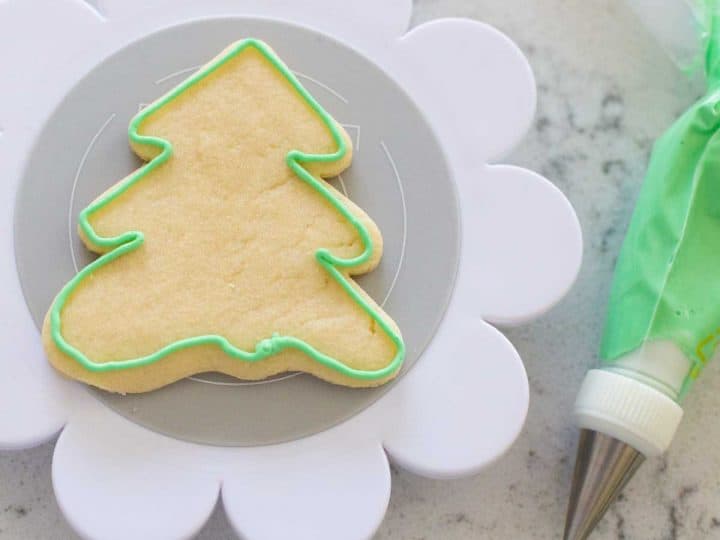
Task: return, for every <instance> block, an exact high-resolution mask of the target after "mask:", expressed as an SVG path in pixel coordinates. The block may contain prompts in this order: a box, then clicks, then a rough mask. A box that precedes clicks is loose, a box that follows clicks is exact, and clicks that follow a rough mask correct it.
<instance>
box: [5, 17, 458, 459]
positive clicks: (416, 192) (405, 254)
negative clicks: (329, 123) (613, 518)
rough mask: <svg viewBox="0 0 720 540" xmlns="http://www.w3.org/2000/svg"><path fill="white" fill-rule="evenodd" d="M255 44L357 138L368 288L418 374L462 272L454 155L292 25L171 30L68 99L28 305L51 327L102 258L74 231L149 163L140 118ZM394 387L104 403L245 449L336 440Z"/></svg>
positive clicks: (239, 22)
mask: <svg viewBox="0 0 720 540" xmlns="http://www.w3.org/2000/svg"><path fill="white" fill-rule="evenodd" d="M245 37H257V38H260V39H263V40H265V41H267V42H268V43H270V44H271V45H272V46H273V48H274V49H275V50H276V51H277V53H278V54H279V55H280V57H281V58H283V59H284V60H285V62H286V63H287V64H288V65H289V66H290V67H291V68H292V69H293V70H295V72H296V74H297V75H298V77H299V79H300V81H301V82H302V83H303V84H304V85H305V86H306V87H307V88H308V89H309V90H310V92H311V93H312V94H313V95H314V96H315V97H316V98H317V99H318V100H319V101H320V103H321V104H322V105H323V106H324V107H325V108H326V109H327V110H328V111H329V112H330V113H331V114H332V115H333V116H334V117H335V118H336V119H337V120H338V121H340V122H341V123H342V124H344V125H345V126H346V129H347V131H348V133H349V134H350V136H351V137H352V138H353V141H354V143H355V158H354V161H353V164H352V166H351V168H350V169H349V170H348V171H346V173H344V174H343V176H342V178H338V179H336V180H335V181H334V182H335V184H336V185H337V187H339V189H341V190H343V191H345V192H346V193H347V194H348V195H349V196H350V198H351V199H353V200H354V201H355V202H356V203H357V204H359V205H360V206H361V207H363V208H364V209H366V211H367V212H368V213H369V214H370V215H371V216H372V217H373V218H374V219H375V221H376V222H377V224H378V225H379V227H380V229H381V230H382V232H383V236H384V240H385V255H384V257H383V260H382V263H381V264H380V266H379V267H378V268H377V269H376V270H375V271H374V272H372V273H370V274H369V275H367V276H363V277H362V278H361V279H360V280H359V281H360V283H361V285H362V286H363V288H364V289H365V290H367V291H368V293H369V294H371V295H372V296H373V298H375V299H376V300H377V301H378V302H380V303H382V304H384V306H385V309H386V310H387V311H388V313H390V315H391V316H392V317H393V318H394V319H395V320H396V321H397V323H398V324H399V325H400V328H401V329H402V332H403V335H404V337H405V340H406V343H407V348H408V355H407V361H406V363H405V366H404V368H403V369H404V372H407V370H408V369H410V368H411V367H412V365H413V364H414V363H415V361H417V359H418V358H419V356H420V355H421V353H422V351H423V349H424V348H425V347H426V346H427V344H428V343H429V341H430V340H431V339H432V336H433V334H434V333H435V330H436V328H437V326H438V324H439V323H440V320H441V319H442V316H443V313H444V311H445V308H446V306H447V303H448V300H449V297H450V294H451V291H452V287H453V283H454V279H455V272H456V268H457V261H458V254H459V246H458V238H459V235H458V214H457V202H456V196H455V190H454V185H453V182H452V179H451V177H450V174H449V171H448V167H447V164H446V161H445V158H444V156H443V153H442V151H441V149H440V147H439V145H438V142H437V140H436V139H435V137H434V135H433V133H432V132H431V131H430V129H429V127H428V125H427V123H426V121H425V119H424V118H423V116H422V114H421V113H420V112H419V111H418V110H417V108H416V107H415V105H414V104H413V103H412V102H411V101H410V99H409V98H408V96H407V95H406V94H405V93H404V91H403V90H402V89H400V88H399V87H398V86H397V85H396V84H395V83H394V82H393V81H392V80H391V79H390V78H389V77H388V76H387V75H386V74H385V73H384V72H382V71H381V70H380V69H379V68H378V67H377V66H375V65H374V64H373V63H371V62H370V61H368V60H367V59H365V58H364V57H363V56H361V55H359V54H358V53H357V52H355V51H353V50H352V49H349V48H348V47H346V46H344V45H342V44H340V43H338V42H336V41H334V40H332V39H330V38H328V37H326V36H324V35H321V34H318V33H316V32H313V31H310V30H307V29H303V28H299V27H295V26H292V25H288V24H286V23H281V22H275V21H269V20H260V19H219V20H202V21H196V22H192V23H188V24H184V25H181V26H176V27H173V28H170V29H166V30H163V31H161V32H158V33H155V34H152V35H150V36H148V37H146V38H144V39H142V40H140V41H138V42H136V43H133V44H131V45H129V46H128V47H126V48H124V49H122V50H120V51H119V52H118V53H116V54H115V55H114V56H112V57H111V58H109V59H108V60H106V61H104V62H103V63H101V64H100V65H98V66H97V67H96V68H95V69H93V70H92V72H91V73H89V74H88V75H87V76H86V77H85V78H84V79H82V80H81V81H80V82H79V83H78V84H77V86H76V87H75V88H74V89H73V90H72V91H71V92H70V93H69V94H68V95H67V97H66V98H65V99H64V100H63V102H62V103H61V104H60V106H59V107H58V108H57V110H56V111H55V112H54V114H53V115H52V116H51V118H50V119H49V120H48V122H47V124H46V125H45V127H44V129H43V131H42V134H41V135H40V137H39V139H38V141H37V143H36V145H35V148H34V150H33V152H32V155H31V156H30V159H29V163H28V166H27V169H26V171H25V174H24V178H23V181H22V184H21V187H20V191H19V193H18V199H17V203H16V214H15V215H16V218H15V245H16V248H15V249H16V256H17V266H18V272H19V274H20V280H21V282H22V287H23V291H24V293H25V298H26V301H27V304H28V307H29V309H30V311H31V313H32V315H33V317H34V319H35V321H36V323H37V324H38V326H40V325H41V322H42V319H43V317H44V314H45V312H46V310H47V309H48V307H49V305H50V302H51V301H52V299H53V298H54V296H55V294H56V293H57V291H58V290H59V289H60V288H61V287H62V285H63V284H64V283H65V282H66V281H67V280H69V279H70V278H71V277H72V276H73V274H74V273H75V272H76V270H77V269H78V268H81V267H82V266H84V265H86V264H87V263H88V262H89V261H91V260H92V255H91V254H90V253H88V252H87V251H86V250H85V249H84V247H83V246H82V244H81V242H80V241H79V239H78V237H77V235H76V233H75V225H76V221H77V215H78V213H79V211H80V210H81V209H82V208H83V207H84V206H85V205H87V204H88V203H89V202H90V201H91V200H93V199H94V198H95V197H96V196H97V195H98V194H99V193H101V192H102V191H103V190H105V188H107V187H108V186H110V185H112V184H114V183H115V182H116V181H118V180H119V179H120V178H122V177H124V176H126V175H127V174H128V173H129V172H130V171H132V170H133V169H135V168H137V167H138V166H139V161H138V159H137V158H136V157H135V156H134V155H133V154H132V152H131V151H130V148H129V146H128V142H127V125H128V122H129V120H130V119H131V117H132V116H133V115H134V114H135V113H136V112H137V111H138V108H139V107H141V106H142V105H143V104H144V103H148V102H150V101H152V100H153V99H155V98H157V97H158V96H160V95H161V94H163V93H164V92H166V91H167V90H169V89H170V88H172V87H173V86H175V85H176V84H178V83H179V82H180V81H182V80H183V78H184V77H187V76H188V75H189V74H190V73H192V71H194V69H196V67H197V66H199V65H200V64H202V63H204V62H206V61H207V60H209V59H210V58H212V57H213V56H215V55H216V54H217V53H218V52H219V51H221V50H222V49H223V48H224V47H225V46H227V45H228V44H229V43H231V42H232V41H235V40H238V39H242V38H245ZM391 386H392V384H389V385H385V386H384V387H382V388H378V389H370V390H368V389H363V390H357V389H347V388H342V387H338V386H333V385H330V384H327V383H324V382H321V381H319V380H317V379H315V378H313V377H311V376H308V375H300V374H290V375H284V376H280V377H276V378H274V379H272V380H267V381H261V382H252V383H251V382H243V381H238V380H237V379H232V378H230V377H226V376H223V375H219V374H202V375H199V376H196V377H193V378H191V379H186V380H183V381H180V382H178V383H175V384H172V385H170V386H168V387H165V388H163V389H161V390H157V391H154V392H149V393H146V394H141V395H128V396H121V395H115V394H109V393H106V392H101V391H97V392H96V395H97V396H98V398H99V399H101V400H102V401H103V402H105V403H106V404H107V405H108V406H110V407H111V408H113V409H114V410H116V411H117V412H119V413H120V414H122V415H124V416H126V417H128V418H130V419H132V420H134V421H135V422H137V423H139V424H142V425H143V426H146V427H148V428H150V429H153V430H156V431H159V432H162V433H165V434H168V435H171V436H174V437H178V438H181V439H186V440H191V441H196V442H202V443H208V444H217V445H232V446H247V445H258V444H270V443H276V442H281V441H287V440H292V439H296V438H299V437H303V436H306V435H310V434H313V433H317V432H319V431H322V430H325V429H327V428H329V427H331V426H333V425H335V424H337V423H339V422H341V421H343V420H345V419H347V418H349V417H351V416H352V415H354V414H357V413H358V412H359V411H361V410H363V409H364V408H366V407H367V406H368V405H370V404H371V403H372V402H373V401H375V400H376V399H378V397H380V396H381V395H382V394H383V393H385V392H387V391H388V389H389V388H390V387H391Z"/></svg>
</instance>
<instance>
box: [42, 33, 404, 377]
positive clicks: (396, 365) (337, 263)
mask: <svg viewBox="0 0 720 540" xmlns="http://www.w3.org/2000/svg"><path fill="white" fill-rule="evenodd" d="M248 47H252V48H255V49H256V50H257V51H258V52H260V54H261V55H262V56H264V57H265V59H266V60H268V61H269V62H270V63H271V64H272V65H273V67H275V69H277V70H278V71H279V72H280V74H281V75H282V76H283V77H284V78H285V79H286V80H287V81H288V82H289V83H290V84H291V85H292V86H293V88H294V89H295V91H297V92H298V94H300V96H301V97H302V98H303V99H304V100H305V101H306V102H307V104H308V105H309V106H310V107H311V108H312V109H313V110H314V111H315V113H316V114H317V115H318V116H319V117H320V118H321V120H322V121H323V123H324V124H325V125H326V126H327V128H328V129H329V131H330V133H331V135H332V137H333V140H334V142H335V143H336V144H337V150H336V151H335V152H334V153H332V154H306V153H304V152H301V151H299V150H291V151H290V152H288V154H287V156H286V158H285V160H286V163H287V165H288V167H290V169H291V170H292V171H293V173H295V175H296V176H297V177H298V178H300V179H301V180H303V181H304V182H306V183H307V184H308V185H310V187H312V188H313V189H315V190H316V191H317V192H318V193H319V194H320V195H322V196H323V197H324V198H325V199H326V200H327V201H328V202H329V203H330V204H331V205H332V206H333V207H334V208H335V209H336V210H337V211H338V212H340V214H341V215H342V216H343V217H344V218H345V219H347V220H348V221H349V222H350V223H351V224H352V226H353V227H354V228H355V229H356V231H357V232H358V234H359V236H360V238H361V241H362V243H363V252H362V253H361V254H360V255H358V256H356V257H353V258H350V259H344V258H340V257H336V256H334V255H332V253H330V251H329V250H327V249H325V248H320V249H318V250H317V251H316V252H315V258H316V260H317V261H318V263H319V264H320V266H322V267H323V268H324V269H325V270H326V271H327V272H328V274H330V276H331V277H332V278H333V279H334V280H335V281H336V282H337V283H338V284H339V285H340V286H341V287H342V288H343V289H344V290H345V292H346V293H347V294H348V295H350V297H351V298H352V299H353V301H354V302H355V303H356V304H358V305H359V306H360V307H361V308H362V309H363V311H365V312H366V313H367V314H368V315H369V316H370V317H371V318H372V319H373V320H374V321H375V322H376V323H377V324H378V326H379V327H380V328H381V329H382V331H383V332H385V334H386V335H387V336H388V337H389V338H390V340H391V341H392V342H393V344H394V345H395V347H396V353H395V356H394V357H393V359H392V361H391V362H390V363H389V364H388V365H386V366H385V367H383V368H380V369H376V370H361V369H356V368H352V367H350V366H348V365H347V364H345V363H343V362H342V361H341V360H338V359H336V358H333V357H331V356H328V355H326V354H324V353H322V352H320V351H318V350H317V349H315V348H314V347H313V346H312V345H310V344H309V343H307V342H305V341H303V340H301V339H298V338H295V337H293V336H281V335H279V334H273V335H272V337H269V338H266V339H263V340H261V341H260V342H258V343H257V344H256V345H255V350H254V351H244V350H242V349H239V348H237V347H235V346H234V345H233V344H232V343H230V341H229V340H228V339H227V338H225V337H223V336H220V335H214V334H213V335H204V336H195V337H191V338H186V339H182V340H179V341H175V342H173V343H171V344H169V345H166V346H165V347H163V348H161V349H159V350H157V351H155V352H154V353H152V354H149V355H147V356H142V357H139V358H131V359H126V360H111V361H108V362H95V361H93V360H91V359H90V358H88V357H87V356H86V355H85V354H83V353H82V351H80V350H78V349H77V348H75V347H73V346H72V345H71V344H69V343H68V342H67V341H66V340H65V338H64V337H63V335H62V322H61V311H62V309H63V307H64V306H65V304H66V302H67V300H68V298H69V297H70V295H71V294H72V293H73V291H74V290H75V288H76V287H77V286H78V285H79V284H80V283H81V282H82V281H83V279H85V278H86V277H88V276H89V275H91V274H92V273H93V272H94V271H95V270H97V269H99V268H101V267H103V266H105V265H106V264H108V263H110V262H112V261H114V260H115V259H117V258H119V257H121V256H122V255H124V254H126V253H129V252H131V251H134V250H135V249H137V248H138V247H140V246H141V245H142V244H143V242H144V235H143V233H142V232H141V231H128V232H125V233H123V234H121V235H118V236H114V237H102V236H99V235H98V234H97V233H96V232H95V230H94V229H93V228H92V226H91V225H90V223H89V220H88V218H89V216H90V215H91V214H93V213H94V212H96V211H98V210H100V209H102V208H103V207H104V206H106V205H107V204H109V203H110V202H112V201H113V200H115V199H116V198H117V197H119V196H120V195H122V194H123V193H124V192H125V191H127V190H128V189H129V188H130V187H132V186H133V185H134V184H135V183H136V182H138V181H140V180H141V179H143V178H144V177H145V176H147V175H148V174H150V173H151V172H152V171H153V170H155V169H156V168H158V167H159V166H161V165H162V164H163V163H165V162H166V161H168V160H169V159H170V157H171V156H172V152H173V149H172V144H171V143H170V142H169V141H167V140H165V139H162V138H159V137H152V136H147V135H140V134H139V133H138V129H139V128H140V126H141V124H142V123H143V121H144V120H145V119H146V118H147V117H148V116H150V115H152V114H153V113H154V112H156V111H157V110H159V109H161V108H162V107H164V106H165V105H167V104H169V103H170V102H171V101H173V100H174V99H175V98H176V97H178V96H179V95H181V94H182V93H183V92H185V91H186V90H187V89H188V88H190V87H191V86H193V85H194V84H196V83H198V82H199V81H201V80H203V79H204V78H205V77H207V76H208V75H210V74H211V73H213V72H215V71H216V70H217V69H219V68H220V67H222V66H223V65H225V64H226V63H227V62H229V61H230V60H232V59H233V58H235V57H236V56H237V55H239V54H240V53H241V52H242V51H243V50H245V49H246V48H248ZM128 136H129V139H130V141H132V142H133V143H136V144H141V145H148V146H153V147H156V148H159V149H160V150H161V151H160V153H159V154H158V155H157V156H155V157H154V158H153V159H152V160H150V161H149V162H147V163H146V164H145V165H143V166H142V167H141V168H139V169H138V170H137V171H135V172H134V173H133V174H131V175H129V176H128V177H127V178H125V179H124V180H122V181H121V182H119V183H118V184H116V185H115V186H113V187H112V188H111V189H110V190H108V191H107V192H106V193H104V194H103V195H102V196H101V197H100V198H98V199H97V200H95V201H93V202H92V203H91V204H90V205H89V206H87V207H86V208H84V209H83V210H82V212H80V216H79V227H80V230H81V231H82V233H83V234H84V235H85V237H86V238H87V239H88V240H89V241H90V242H91V243H92V244H94V245H96V246H98V247H100V248H107V249H109V250H110V251H108V252H106V253H104V254H103V255H101V256H100V257H99V258H97V259H96V260H95V261H93V262H92V263H90V264H89V265H87V266H86V267H85V268H83V269H82V270H80V271H79V272H78V273H77V274H76V275H75V276H74V277H73V278H72V279H71V280H70V281H69V282H68V283H67V284H66V285H65V286H64V287H63V288H62V290H61V291H60V293H59V294H58V296H57V298H56V299H55V301H54V302H53V306H52V308H51V312H50V332H51V337H52V340H53V341H54V343H55V345H56V346H57V348H58V349H59V350H60V351H62V352H63V353H64V354H66V355H68V356H69V357H71V358H73V359H74V360H75V361H76V362H78V363H79V364H80V365H82V366H83V367H84V368H85V369H87V370H88V371H93V372H107V371H119V370H124V369H131V368H137V367H143V366H148V365H151V364H154V363H155V362H158V361H159V360H161V359H163V358H165V357H166V356H168V355H170V354H172V353H173V352H176V351H179V350H183V349H188V348H190V347H196V346H201V345H217V346H219V347H220V349H221V350H222V351H223V352H225V353H226V354H227V355H228V356H230V357H231V358H233V359H236V360H242V361H245V362H250V363H254V362H259V361H262V360H264V359H266V358H268V357H270V356H273V355H275V354H277V353H279V352H280V351H282V350H284V349H288V348H294V349H297V350H299V351H302V352H303V353H305V354H306V355H308V356H309V357H310V358H312V359H313V360H315V361H316V362H318V363H320V364H322V365H324V366H326V367H328V368H330V369H332V370H334V371H336V372H338V373H340V374H342V375H344V376H346V377H349V378H353V379H357V380H378V379H384V378H386V377H389V376H390V375H392V374H394V373H395V372H396V371H398V370H399V369H400V367H401V366H402V363H403V360H404V358H405V343H404V341H403V339H402V337H401V336H400V334H399V332H396V331H395V330H394V329H393V328H392V327H391V325H390V324H388V322H387V321H386V320H385V319H384V318H383V317H382V316H381V315H380V313H379V309H376V308H374V307H373V306H372V305H370V303H369V302H368V301H367V300H366V299H365V298H363V296H362V295H361V294H360V293H359V292H358V291H357V290H356V289H355V288H354V287H353V285H351V284H350V282H349V279H348V278H347V277H346V276H345V275H344V274H343V273H342V272H341V271H340V270H339V268H340V269H342V268H352V267H356V266H359V265H361V264H364V263H366V262H367V261H368V260H370V258H371V257H372V253H373V243H372V239H371V238H370V234H369V232H368V230H367V228H366V227H365V225H363V223H362V222H361V221H360V220H359V219H358V218H357V217H356V216H354V215H353V214H352V213H351V212H350V211H349V210H348V209H347V207H346V206H345V205H344V204H343V203H342V202H341V201H340V200H338V199H337V198H336V197H335V196H334V195H333V193H332V192H331V191H330V189H329V187H328V185H327V184H326V183H325V181H324V180H321V179H320V180H319V179H317V178H315V177H314V176H313V175H312V174H310V173H309V172H308V171H307V170H306V169H305V168H304V167H303V166H302V164H303V163H321V162H322V163H327V162H334V161H338V160H340V159H342V158H343V157H344V156H345V155H346V153H347V143H346V142H345V139H344V138H343V136H342V135H341V133H340V130H339V127H338V125H337V124H336V123H335V121H334V120H333V119H332V117H331V116H330V115H329V114H328V113H327V112H326V111H325V110H324V109H323V108H322V107H321V106H320V104H319V103H318V102H317V101H315V99H314V98H313V97H312V96H311V95H310V93H309V92H308V91H307V90H306V89H305V88H304V87H303V86H302V85H301V84H300V82H299V81H298V79H297V78H296V77H295V75H294V74H293V73H292V71H290V69H289V68H288V67H287V66H286V65H285V64H284V63H283V62H282V60H280V58H278V57H277V56H276V55H275V53H274V52H273V51H272V49H270V47H269V46H267V45H266V44H265V43H264V42H262V41H260V40H258V39H252V38H251V39H245V40H242V41H239V42H237V43H235V44H234V45H232V46H231V47H230V48H229V49H228V50H227V52H226V53H225V54H223V55H221V56H219V57H217V58H216V59H215V60H213V61H211V62H210V63H209V64H207V65H206V66H204V67H203V68H201V69H200V70H199V71H198V72H197V73H195V74H194V75H193V76H191V77H190V78H188V79H187V80H185V81H184V82H183V83H181V84H180V85H179V86H177V87H175V88H174V89H173V90H171V91H170V92H169V93H167V94H166V95H165V96H163V97H162V98H160V99H159V100H157V101H155V102H154V103H152V104H151V105H149V106H148V107H146V108H145V109H143V110H142V111H140V112H139V113H138V114H137V115H136V116H135V117H134V118H133V119H132V121H131V122H130V127H129V129H128Z"/></svg>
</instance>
